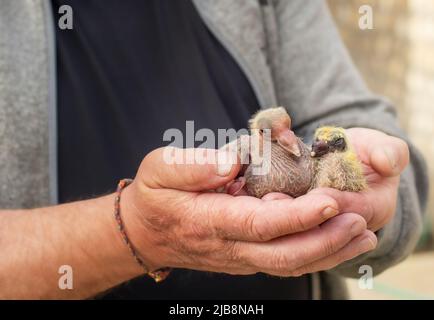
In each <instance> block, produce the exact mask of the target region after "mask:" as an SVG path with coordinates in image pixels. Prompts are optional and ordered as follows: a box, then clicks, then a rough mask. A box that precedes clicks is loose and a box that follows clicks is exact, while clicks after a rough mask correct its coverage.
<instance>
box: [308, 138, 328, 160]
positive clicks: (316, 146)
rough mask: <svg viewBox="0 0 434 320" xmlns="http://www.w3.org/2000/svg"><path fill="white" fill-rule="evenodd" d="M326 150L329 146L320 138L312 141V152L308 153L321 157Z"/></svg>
mask: <svg viewBox="0 0 434 320" xmlns="http://www.w3.org/2000/svg"><path fill="white" fill-rule="evenodd" d="M328 150H329V146H328V144H327V142H325V141H322V140H318V141H314V142H313V143H312V152H311V153H310V155H311V156H312V157H321V156H323V155H325V154H326V153H327V152H328Z"/></svg>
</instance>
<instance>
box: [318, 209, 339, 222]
mask: <svg viewBox="0 0 434 320" xmlns="http://www.w3.org/2000/svg"><path fill="white" fill-rule="evenodd" d="M338 212H339V211H338V210H337V209H335V208H333V207H327V208H325V209H324V210H323V211H322V215H323V217H324V218H325V219H326V220H327V219H330V218H332V217H334V216H335V215H337V214H338Z"/></svg>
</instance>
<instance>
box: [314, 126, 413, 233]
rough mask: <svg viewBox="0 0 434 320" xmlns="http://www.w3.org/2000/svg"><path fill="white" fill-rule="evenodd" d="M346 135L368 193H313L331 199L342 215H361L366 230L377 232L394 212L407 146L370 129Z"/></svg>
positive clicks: (407, 157) (357, 129)
mask: <svg viewBox="0 0 434 320" xmlns="http://www.w3.org/2000/svg"><path fill="white" fill-rule="evenodd" d="M347 134H348V138H349V140H350V142H351V144H352V145H353V147H354V149H355V151H356V153H357V155H358V157H359V159H360V161H361V162H362V165H363V169H364V173H365V177H366V180H367V182H368V189H367V190H365V191H363V192H359V193H351V192H341V191H337V190H334V189H316V190H313V191H312V193H314V194H322V195H329V196H331V197H333V198H334V199H336V200H337V201H338V202H339V203H340V205H341V207H340V210H341V211H342V212H355V213H358V214H360V215H361V216H362V217H363V218H364V219H365V220H366V222H367V224H368V229H369V230H372V231H377V230H379V229H381V228H382V227H384V226H385V225H386V224H387V223H388V222H389V221H390V220H391V219H392V218H393V216H394V213H395V211H396V202H397V195H398V186H399V176H400V174H401V173H402V171H403V170H404V169H405V167H406V166H407V165H408V163H409V150H408V146H407V144H406V143H405V142H404V141H403V140H401V139H399V138H396V137H393V136H389V135H387V134H385V133H382V132H380V131H377V130H372V129H364V128H351V129H348V130H347Z"/></svg>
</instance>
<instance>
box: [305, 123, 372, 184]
mask: <svg viewBox="0 0 434 320" xmlns="http://www.w3.org/2000/svg"><path fill="white" fill-rule="evenodd" d="M311 156H312V157H313V158H314V159H315V160H316V161H315V176H314V181H313V184H312V189H313V188H320V187H326V188H335V189H338V190H341V191H353V192H357V191H362V190H364V189H365V188H366V187H367V184H366V179H365V177H364V175H363V169H362V165H361V163H360V161H359V159H358V158H357V155H356V153H355V152H354V150H353V148H352V147H351V145H350V143H349V141H348V138H347V136H346V134H345V129H344V128H340V127H331V126H326V127H321V128H318V129H317V130H316V131H315V134H314V140H313V143H312V152H311Z"/></svg>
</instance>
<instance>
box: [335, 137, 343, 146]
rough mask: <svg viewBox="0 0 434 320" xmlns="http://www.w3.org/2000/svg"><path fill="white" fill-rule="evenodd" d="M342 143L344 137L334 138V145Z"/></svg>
mask: <svg viewBox="0 0 434 320" xmlns="http://www.w3.org/2000/svg"><path fill="white" fill-rule="evenodd" d="M343 143H344V139H343V138H338V139H336V140H335V143H334V145H335V146H341V145H342V144H343Z"/></svg>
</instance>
